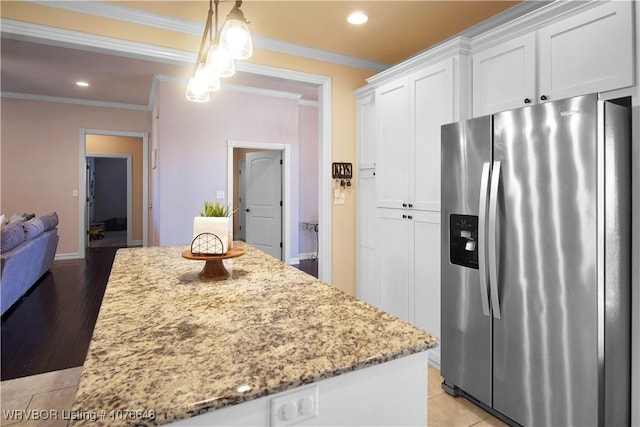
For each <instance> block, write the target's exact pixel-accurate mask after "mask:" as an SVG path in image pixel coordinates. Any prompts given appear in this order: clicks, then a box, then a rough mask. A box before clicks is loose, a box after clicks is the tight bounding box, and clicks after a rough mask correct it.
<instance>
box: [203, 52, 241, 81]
mask: <svg viewBox="0 0 640 427" xmlns="http://www.w3.org/2000/svg"><path fill="white" fill-rule="evenodd" d="M207 67H208V68H210V69H211V72H212V73H213V74H214V75H216V76H218V77H231V76H233V75H234V74H235V73H236V65H235V63H234V62H233V58H232V57H231V55H230V54H229V51H228V50H227V49H225V48H224V47H222V46H221V45H219V44H214V45H212V46H211V47H210V48H209V53H207Z"/></svg>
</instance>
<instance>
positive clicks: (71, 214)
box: [0, 98, 151, 255]
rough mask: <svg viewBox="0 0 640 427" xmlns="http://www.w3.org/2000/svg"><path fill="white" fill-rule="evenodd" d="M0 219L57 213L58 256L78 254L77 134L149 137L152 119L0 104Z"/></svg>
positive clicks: (70, 107)
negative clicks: (17, 214)
mask: <svg viewBox="0 0 640 427" xmlns="http://www.w3.org/2000/svg"><path fill="white" fill-rule="evenodd" d="M0 114H1V115H0V117H1V119H0V121H1V123H2V126H1V128H0V129H1V130H0V132H1V134H0V135H1V140H2V168H1V183H2V184H1V191H0V194H1V206H0V208H1V209H2V212H3V213H8V214H9V215H11V214H12V213H14V212H20V213H22V212H35V213H37V214H43V213H47V212H49V211H56V212H57V213H58V217H59V218H60V223H59V225H58V234H59V235H60V242H59V243H58V250H57V253H58V254H69V255H73V254H77V253H78V251H79V248H78V238H79V236H78V221H79V218H78V203H79V200H78V197H77V196H74V195H73V190H78V189H79V185H80V183H79V178H78V176H79V153H80V143H79V141H80V135H79V130H80V129H81V128H85V129H99V130H114V131H116V130H117V131H131V132H149V130H150V120H151V113H150V112H148V111H136V110H120V109H114V108H102V107H89V106H85V105H74V104H62V103H55V102H41V101H27V100H16V99H9V98H2V109H1V111H0Z"/></svg>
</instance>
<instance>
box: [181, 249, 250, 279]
mask: <svg viewBox="0 0 640 427" xmlns="http://www.w3.org/2000/svg"><path fill="white" fill-rule="evenodd" d="M241 255H244V249H242V248H230V249H229V250H228V251H227V253H226V254H224V255H206V254H192V253H191V249H187V250H185V251H184V252H182V256H183V257H184V258H186V259H193V260H196V261H205V263H204V268H203V269H202V271H201V272H200V274H198V279H200V280H201V281H203V282H211V281H214V280H224V279H226V278H227V277H229V272H228V271H227V269H226V268H225V267H224V264H223V263H222V260H223V259H228V258H237V257H239V256H241Z"/></svg>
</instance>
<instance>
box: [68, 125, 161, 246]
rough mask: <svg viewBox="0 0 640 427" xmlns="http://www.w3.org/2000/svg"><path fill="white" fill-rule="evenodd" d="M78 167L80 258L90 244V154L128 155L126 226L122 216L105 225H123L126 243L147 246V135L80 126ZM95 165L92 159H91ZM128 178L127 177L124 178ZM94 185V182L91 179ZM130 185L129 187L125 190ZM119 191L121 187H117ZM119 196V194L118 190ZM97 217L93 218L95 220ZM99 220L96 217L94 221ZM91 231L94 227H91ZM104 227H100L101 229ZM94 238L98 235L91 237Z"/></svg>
mask: <svg viewBox="0 0 640 427" xmlns="http://www.w3.org/2000/svg"><path fill="white" fill-rule="evenodd" d="M79 147H80V156H79V157H80V165H79V166H80V170H79V181H80V186H79V191H78V193H79V194H78V199H79V200H78V211H79V212H78V213H79V215H78V216H79V221H78V240H79V241H78V248H79V254H78V255H79V258H84V257H85V253H86V248H87V247H91V246H93V245H90V243H91V242H90V233H91V231H92V230H91V228H90V227H89V226H90V224H91V221H90V220H89V215H90V212H89V210H90V209H89V206H88V204H87V201H88V199H89V196H90V191H91V189H90V187H89V185H90V179H91V177H90V174H89V172H88V167H89V163H90V162H91V160H89V159H90V158H95V157H98V158H122V157H123V156H124V158H126V157H127V156H131V167H130V168H129V167H127V169H130V170H131V173H130V181H131V185H130V187H129V186H128V187H127V190H126V193H127V196H126V198H127V200H129V201H130V202H129V203H128V207H127V210H128V211H127V215H126V226H125V225H124V222H125V221H124V220H123V219H122V218H123V217H122V216H120V215H118V216H113V217H110V218H106V219H110V220H111V221H110V222H109V228H116V229H119V230H118V231H122V230H121V229H122V228H123V226H125V227H126V233H127V243H126V244H127V246H147V224H148V135H147V134H146V133H142V132H119V131H102V130H88V129H80V141H79ZM94 166H95V160H94ZM127 180H128V181H129V179H127ZM94 185H95V183H94ZM129 188H130V190H129ZM120 191H122V190H120ZM120 196H122V194H120ZM99 219H101V218H95V217H94V222H95V220H99ZM98 222H100V221H98ZM93 230H94V231H97V230H96V229H95V227H94V229H93ZM103 231H104V229H103ZM94 240H98V239H94ZM96 243H97V242H96Z"/></svg>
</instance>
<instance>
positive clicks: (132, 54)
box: [0, 2, 197, 65]
mask: <svg viewBox="0 0 640 427" xmlns="http://www.w3.org/2000/svg"><path fill="white" fill-rule="evenodd" d="M76 3H78V4H79V3H80V2H76ZM0 28H1V31H2V37H6V38H10V39H15V40H24V41H30V42H34V43H40V44H46V45H50V46H60V47H71V48H73V49H80V50H86V51H89V52H99V53H109V54H117V55H119V56H124V57H126V58H134V59H147V60H149V59H151V60H153V61H156V62H162V63H166V64H174V65H193V64H195V62H196V56H197V55H196V54H195V53H193V52H187V51H184V50H177V49H170V48H166V47H161V46H154V45H150V44H144V43H138V42H132V41H129V40H122V39H116V38H114V37H106V36H97V35H95V34H89V33H81V32H79V31H71V30H65V29H61V28H55V27H49V26H46V25H39V24H31V23H29V22H22V21H15V20H13V19H7V18H0Z"/></svg>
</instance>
